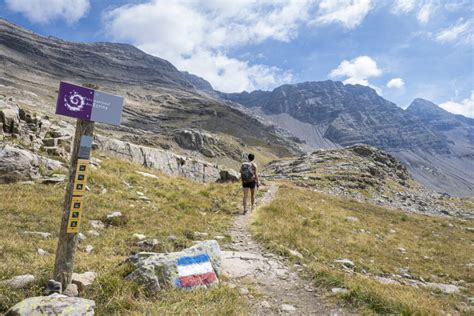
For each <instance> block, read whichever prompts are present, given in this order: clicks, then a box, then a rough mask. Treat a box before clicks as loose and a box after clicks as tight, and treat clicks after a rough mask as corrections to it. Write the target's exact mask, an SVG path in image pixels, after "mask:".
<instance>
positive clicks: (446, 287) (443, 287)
mask: <svg viewBox="0 0 474 316" xmlns="http://www.w3.org/2000/svg"><path fill="white" fill-rule="evenodd" d="M425 286H426V287H429V288H431V289H436V290H440V291H441V292H443V293H445V294H453V293H459V292H460V289H459V287H458V286H456V285H453V284H442V283H426V285H425Z"/></svg>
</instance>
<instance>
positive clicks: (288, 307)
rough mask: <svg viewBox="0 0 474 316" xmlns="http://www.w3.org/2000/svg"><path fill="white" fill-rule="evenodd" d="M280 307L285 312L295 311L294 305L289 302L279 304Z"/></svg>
mask: <svg viewBox="0 0 474 316" xmlns="http://www.w3.org/2000/svg"><path fill="white" fill-rule="evenodd" d="M280 308H281V310H282V311H283V312H287V313H291V312H296V307H294V306H293V305H290V304H281V306H280Z"/></svg>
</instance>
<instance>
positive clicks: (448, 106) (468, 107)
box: [439, 91, 474, 118]
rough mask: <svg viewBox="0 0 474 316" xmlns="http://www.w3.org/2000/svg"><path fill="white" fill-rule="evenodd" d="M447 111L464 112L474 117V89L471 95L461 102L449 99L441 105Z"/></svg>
mask: <svg viewBox="0 0 474 316" xmlns="http://www.w3.org/2000/svg"><path fill="white" fill-rule="evenodd" d="M439 106H440V107H442V108H443V109H445V110H446V111H449V112H451V113H454V114H462V115H464V116H467V117H472V118H474V91H471V97H470V98H466V99H464V100H462V101H460V102H456V101H447V102H444V103H441V104H440V105H439Z"/></svg>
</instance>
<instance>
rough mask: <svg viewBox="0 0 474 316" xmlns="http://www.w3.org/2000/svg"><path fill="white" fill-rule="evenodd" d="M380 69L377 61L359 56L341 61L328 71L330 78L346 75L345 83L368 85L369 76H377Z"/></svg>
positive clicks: (380, 71)
mask: <svg viewBox="0 0 474 316" xmlns="http://www.w3.org/2000/svg"><path fill="white" fill-rule="evenodd" d="M381 74H382V70H380V69H379V68H378V67H377V63H376V62H375V61H374V60H373V59H372V58H370V57H369V56H359V57H357V58H354V59H352V60H351V61H347V60H344V61H342V62H341V63H340V64H339V66H338V67H337V68H336V69H333V70H332V71H331V72H330V73H329V77H331V78H340V77H347V79H345V80H344V81H343V82H344V83H345V84H360V85H364V86H370V84H369V80H368V79H369V78H370V77H378V76H380V75H381Z"/></svg>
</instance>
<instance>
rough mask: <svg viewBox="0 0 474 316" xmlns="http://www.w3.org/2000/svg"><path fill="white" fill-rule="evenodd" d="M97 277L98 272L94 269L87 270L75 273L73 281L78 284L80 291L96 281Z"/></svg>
mask: <svg viewBox="0 0 474 316" xmlns="http://www.w3.org/2000/svg"><path fill="white" fill-rule="evenodd" d="M96 277H97V273H95V272H92V271H87V272H84V273H73V274H72V283H73V284H76V285H77V287H78V288H79V291H83V290H84V289H85V288H86V287H88V286H90V285H92V283H94V280H95V278H96Z"/></svg>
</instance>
